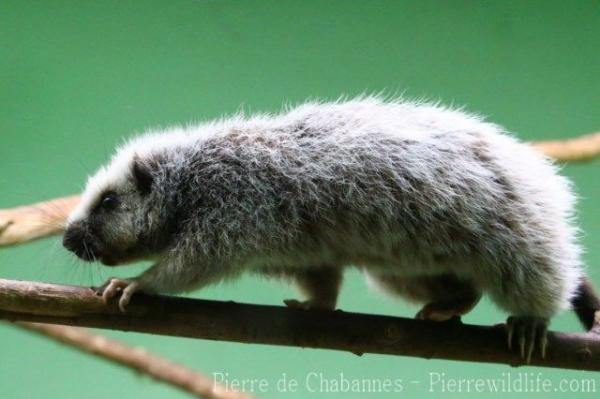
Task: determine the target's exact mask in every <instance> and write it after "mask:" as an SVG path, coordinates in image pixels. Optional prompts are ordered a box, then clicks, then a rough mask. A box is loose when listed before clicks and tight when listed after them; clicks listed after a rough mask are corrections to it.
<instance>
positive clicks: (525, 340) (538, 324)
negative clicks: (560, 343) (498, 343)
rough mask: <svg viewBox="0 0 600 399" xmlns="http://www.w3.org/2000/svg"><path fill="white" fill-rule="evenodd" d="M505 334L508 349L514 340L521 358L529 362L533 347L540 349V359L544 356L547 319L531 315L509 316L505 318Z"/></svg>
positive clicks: (546, 341)
mask: <svg viewBox="0 0 600 399" xmlns="http://www.w3.org/2000/svg"><path fill="white" fill-rule="evenodd" d="M506 335H507V339H508V349H509V350H512V348H513V340H515V341H516V343H517V345H518V346H519V350H520V353H521V359H524V360H525V361H526V363H528V364H529V363H530V362H531V356H532V354H533V351H534V349H535V347H536V346H537V347H538V348H539V350H540V355H541V356H542V359H543V358H545V357H546V347H547V346H548V320H547V319H544V318H540V317H531V316H510V317H509V318H508V319H507V320H506Z"/></svg>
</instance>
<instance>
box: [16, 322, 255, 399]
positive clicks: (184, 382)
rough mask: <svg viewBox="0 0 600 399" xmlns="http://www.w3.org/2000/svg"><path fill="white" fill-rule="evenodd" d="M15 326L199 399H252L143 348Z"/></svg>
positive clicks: (59, 329) (67, 330)
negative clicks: (128, 369)
mask: <svg viewBox="0 0 600 399" xmlns="http://www.w3.org/2000/svg"><path fill="white" fill-rule="evenodd" d="M14 324H15V325H17V326H19V327H21V328H23V329H25V330H28V331H32V332H35V333H37V334H40V335H42V336H44V337H49V338H52V339H54V340H56V341H58V342H61V343H64V344H66V345H69V346H71V347H74V348H76V349H79V350H80V351H83V352H86V353H90V354H92V355H95V356H99V357H102V358H104V359H106V360H108V361H110V362H113V363H116V364H118V365H121V366H125V367H128V368H131V369H133V370H136V371H138V372H140V373H143V374H146V375H149V376H150V377H152V378H154V379H155V380H157V381H161V382H164V383H167V384H169V385H171V386H173V387H175V388H178V389H180V390H182V391H184V392H187V393H190V394H192V395H194V396H197V397H200V398H206V399H251V396H250V395H247V394H245V393H243V392H238V391H234V390H231V389H226V388H225V387H223V386H221V385H219V384H216V383H215V382H214V381H213V379H212V378H210V377H207V376H205V375H203V374H200V373H197V372H196V371H194V370H192V369H189V368H187V367H184V366H182V365H180V364H177V363H174V362H171V361H169V360H166V359H163V358H161V357H159V356H156V355H153V354H151V353H149V352H147V351H146V350H144V349H141V348H131V347H129V346H128V345H126V344H124V343H121V342H118V341H116V340H113V339H110V338H107V337H104V336H102V335H99V334H93V333H91V332H88V331H86V330H84V329H82V328H76V327H68V326H58V325H53V324H39V323H27V322H15V323H14Z"/></svg>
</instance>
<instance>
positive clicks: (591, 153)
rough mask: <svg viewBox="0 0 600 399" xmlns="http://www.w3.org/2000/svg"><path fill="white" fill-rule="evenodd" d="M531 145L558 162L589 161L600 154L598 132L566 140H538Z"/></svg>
mask: <svg viewBox="0 0 600 399" xmlns="http://www.w3.org/2000/svg"><path fill="white" fill-rule="evenodd" d="M532 145H533V147H534V148H536V149H538V150H540V151H541V152H543V153H544V154H546V155H547V156H549V157H550V158H554V159H555V160H557V161H560V162H585V161H591V160H592V159H594V158H596V157H598V156H599V155H600V132H598V133H592V134H587V135H584V136H579V137H575V138H573V139H568V140H549V141H538V142H534V143H532Z"/></svg>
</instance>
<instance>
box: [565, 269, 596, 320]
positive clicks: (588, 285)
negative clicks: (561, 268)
mask: <svg viewBox="0 0 600 399" xmlns="http://www.w3.org/2000/svg"><path fill="white" fill-rule="evenodd" d="M571 305H573V310H575V313H576V314H577V317H578V318H579V321H581V324H583V326H584V327H585V328H586V330H588V331H589V330H591V329H592V327H593V326H594V321H595V317H596V315H595V314H596V312H598V311H600V297H599V296H598V293H597V292H596V289H595V288H594V285H593V283H592V282H591V281H590V279H589V278H587V277H584V278H583V279H582V280H581V284H579V288H578V289H577V294H575V296H574V297H573V299H572V300H571ZM599 315H600V313H599Z"/></svg>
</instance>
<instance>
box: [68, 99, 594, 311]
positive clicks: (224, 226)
mask: <svg viewBox="0 0 600 399" xmlns="http://www.w3.org/2000/svg"><path fill="white" fill-rule="evenodd" d="M107 196H108V197H110V199H108V200H107V199H106V198H107ZM103 204H104V205H103ZM106 204H108V205H106ZM105 205H106V206H105ZM573 206H574V196H573V194H572V193H571V188H570V185H569V182H568V181H567V180H566V179H565V178H564V177H561V176H559V175H558V174H557V170H556V167H554V166H553V165H552V164H551V162H550V161H548V160H547V159H546V158H545V157H544V156H543V155H541V154H539V153H537V152H536V151H534V150H532V149H530V147H529V146H528V145H525V144H522V143H520V142H518V141H517V140H515V139H514V138H513V137H511V136H510V135H508V134H507V133H506V132H504V131H503V129H502V128H500V127H499V126H496V125H494V124H491V123H488V122H485V121H483V120H482V119H480V118H478V117H476V116H473V115H470V114H466V113H463V112H461V111H455V110H449V109H445V108H442V107H439V106H435V105H430V104H420V103H410V102H400V101H398V102H385V101H382V100H380V99H378V98H372V97H369V98H358V99H354V100H350V101H346V102H337V103H307V104H304V105H301V106H299V107H297V108H294V109H291V110H288V111H287V112H285V113H282V114H279V115H258V116H253V117H249V118H246V117H243V116H236V117H233V118H230V119H224V120H220V121H215V122H210V123H204V124H200V125H196V126H189V127H176V128H171V129H167V130H164V131H159V132H152V133H149V134H146V135H143V136H141V137H139V138H136V139H134V140H132V141H130V142H129V143H127V144H126V145H125V146H123V147H122V148H120V149H119V151H118V152H117V153H116V155H115V156H114V157H113V159H112V161H111V162H110V163H109V164H108V166H105V167H103V168H101V169H100V170H99V171H98V172H97V174H96V175H95V176H93V177H92V178H90V180H89V182H88V186H87V188H86V190H85V193H84V194H83V198H82V201H81V203H80V204H79V207H78V208H77V209H76V210H75V211H74V213H73V214H72V215H71V217H70V220H69V228H68V230H67V235H69V234H70V238H69V239H67V237H66V238H65V241H67V244H69V245H70V247H71V249H73V247H75V249H78V251H79V252H78V254H79V255H80V256H82V257H84V258H86V259H100V260H102V261H104V263H106V264H111V265H112V264H118V263H123V262H125V261H130V260H133V259H138V258H149V259H153V260H154V261H155V263H154V265H153V266H152V267H151V268H150V269H149V270H148V271H146V272H145V273H144V274H142V275H141V276H140V277H138V278H136V279H135V281H137V282H138V283H139V288H138V289H139V290H140V291H146V292H180V291H183V290H191V289H195V288H199V287H202V286H204V285H206V284H210V283H214V282H218V281H221V280H224V279H229V278H232V277H236V276H238V275H239V274H240V273H242V272H245V271H252V272H258V273H266V274H269V275H278V276H284V277H289V278H291V279H295V280H297V281H298V283H299V284H300V285H301V287H302V288H303V290H304V292H305V293H306V294H307V296H309V299H312V300H313V301H314V302H313V305H315V306H316V307H325V308H331V307H333V306H335V299H336V296H337V290H338V287H339V284H340V282H341V274H340V273H341V269H342V268H344V267H347V266H350V265H354V266H356V267H358V268H360V269H362V270H364V271H365V273H366V274H367V275H368V277H369V279H370V280H371V281H372V282H374V283H375V284H376V285H378V286H380V287H382V288H383V289H385V290H387V291H390V292H392V293H395V294H397V295H400V296H403V297H406V298H408V299H412V300H415V301H417V302H421V303H426V304H432V303H433V304H435V303H438V304H442V305H444V306H446V305H447V306H449V307H453V306H455V305H456V306H458V307H459V308H460V306H463V305H464V306H463V307H464V308H465V309H464V312H466V311H468V310H469V309H470V308H471V307H472V306H474V304H475V303H476V302H477V300H478V299H479V296H480V294H481V293H488V294H489V295H490V296H491V298H492V299H493V300H494V301H495V302H496V303H497V304H498V305H499V306H500V307H501V308H503V309H504V310H506V311H507V312H509V313H510V314H513V315H518V316H533V317H539V318H550V317H551V316H553V315H554V314H556V313H557V312H558V311H559V310H561V309H564V308H567V307H568V306H569V304H570V301H571V300H572V298H573V297H574V296H575V295H576V291H577V288H578V286H579V285H580V283H581V281H582V278H583V274H582V270H581V262H580V248H579V246H578V245H577V243H576V229H575V228H574V227H573V225H572V223H571V220H570V218H571V215H572V211H573ZM69 245H68V246H69ZM76 252H77V251H76ZM442 307H443V306H442ZM461 309H462V308H461ZM424 310H425V309H424ZM464 312H463V311H460V312H458V313H464ZM434 318H435V317H434Z"/></svg>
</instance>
